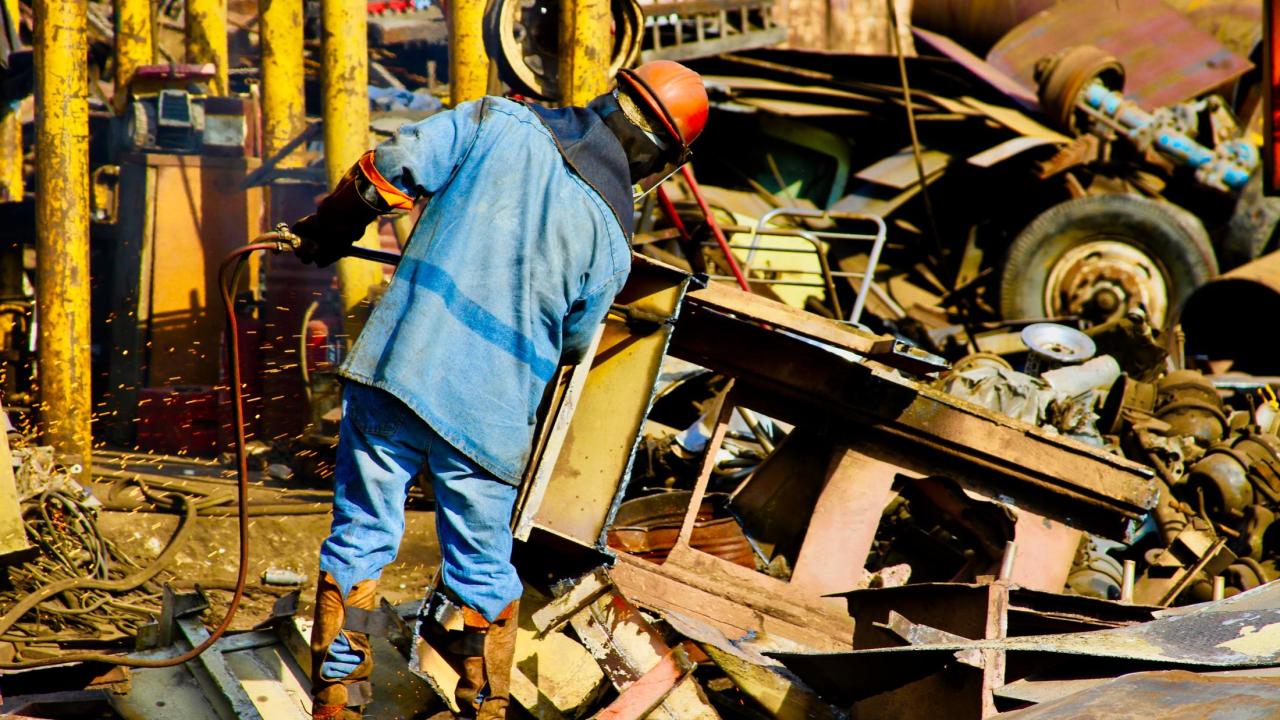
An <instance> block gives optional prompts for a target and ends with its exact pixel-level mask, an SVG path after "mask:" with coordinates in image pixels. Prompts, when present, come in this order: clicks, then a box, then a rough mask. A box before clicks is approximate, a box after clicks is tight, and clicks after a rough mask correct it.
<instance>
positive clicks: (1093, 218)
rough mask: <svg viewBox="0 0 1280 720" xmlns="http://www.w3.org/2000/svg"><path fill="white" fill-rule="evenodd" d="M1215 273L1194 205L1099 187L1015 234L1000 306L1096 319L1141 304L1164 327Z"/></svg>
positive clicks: (1009, 315) (1021, 315)
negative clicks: (1105, 191) (1102, 190)
mask: <svg viewBox="0 0 1280 720" xmlns="http://www.w3.org/2000/svg"><path fill="white" fill-rule="evenodd" d="M1217 274H1218V263H1217V260H1216V258H1215V256H1214V252H1213V247H1212V246H1211V245H1210V244H1209V236H1208V233H1206V232H1205V230H1204V226H1203V225H1202V224H1201V223H1200V221H1199V220H1197V219H1196V218H1195V216H1193V215H1192V214H1191V213H1189V212H1187V211H1186V210H1183V209H1182V208H1180V207H1177V206H1174V205H1170V204H1167V203H1162V202H1157V201H1155V200H1150V199H1148V198H1144V197H1140V196H1137V195H1094V196H1089V197H1083V198H1077V199H1074V200H1068V201H1067V202H1064V203H1060V204H1058V205H1055V206H1053V207H1051V208H1049V209H1048V210H1046V211H1044V212H1043V213H1041V214H1040V215H1039V216H1038V217H1036V219H1035V220H1033V221H1031V224H1030V225H1027V227H1026V228H1025V229H1023V231H1022V232H1021V233H1019V234H1018V237H1017V238H1016V239H1015V240H1014V241H1013V244H1012V245H1010V247H1009V252H1008V255H1007V256H1006V259H1005V265H1004V270H1003V272H1002V274H1001V282H1000V304H1001V311H1002V312H1003V314H1004V317H1005V318H1006V319H1011V320H1013V319H1035V318H1045V317H1057V316H1064V315H1080V316H1082V317H1084V318H1085V320H1086V322H1088V323H1098V322H1102V321H1104V320H1105V319H1106V318H1107V317H1109V316H1112V315H1114V314H1115V313H1116V312H1119V311H1123V310H1124V309H1133V308H1136V307H1141V308H1142V309H1143V310H1144V311H1146V313H1147V316H1148V318H1149V319H1150V320H1151V323H1152V324H1153V325H1155V326H1156V327H1163V326H1164V325H1165V323H1166V322H1168V320H1169V319H1170V318H1172V317H1175V316H1176V314H1177V310H1178V308H1180V307H1181V305H1182V303H1183V301H1184V300H1186V298H1187V296H1188V295H1190V294H1191V291H1193V290H1195V289H1196V288H1197V287H1199V286H1200V285H1203V284H1204V283H1205V282H1207V281H1208V280H1209V279H1210V278H1212V277H1213V276H1215V275H1217Z"/></svg>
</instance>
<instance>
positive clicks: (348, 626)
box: [311, 573, 385, 720]
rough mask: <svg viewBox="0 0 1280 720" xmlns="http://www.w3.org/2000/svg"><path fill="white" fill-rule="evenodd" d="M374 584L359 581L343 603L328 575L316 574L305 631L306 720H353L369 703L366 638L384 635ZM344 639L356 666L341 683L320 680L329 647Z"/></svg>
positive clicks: (370, 689) (369, 659)
mask: <svg viewBox="0 0 1280 720" xmlns="http://www.w3.org/2000/svg"><path fill="white" fill-rule="evenodd" d="M377 588H378V581H377V580H362V581H361V582H358V583H356V584H355V586H354V587H352V588H351V592H350V593H348V594H347V597H346V599H345V601H344V599H343V597H342V591H341V589H340V588H339V587H338V583H337V582H335V581H334V579H333V576H332V575H330V574H329V573H320V580H319V582H318V583H317V584H316V611H315V624H314V625H313V626H312V628H311V717H312V718H313V719H314V720H359V718H360V717H361V708H362V707H364V706H365V705H367V704H369V702H370V701H371V700H372V699H373V687H372V685H370V683H369V675H370V674H371V673H372V672H373V650H372V648H371V647H370V646H369V635H370V634H371V633H372V634H375V635H376V634H381V632H384V631H385V618H382V617H381V615H380V614H379V613H376V612H374V608H375V607H376V603H377ZM339 634H342V635H345V636H346V638H347V642H348V643H349V644H350V645H351V648H352V650H354V651H355V652H357V653H359V654H360V655H361V656H362V659H361V661H360V664H359V665H358V666H357V667H356V669H355V670H353V671H352V672H351V673H350V674H348V675H347V676H346V677H343V678H338V679H326V678H324V677H321V672H320V670H321V666H322V665H323V664H324V662H325V659H326V655H328V652H329V646H330V645H331V644H332V643H333V641H334V640H336V639H337V638H338V635H339Z"/></svg>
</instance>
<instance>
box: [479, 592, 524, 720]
mask: <svg viewBox="0 0 1280 720" xmlns="http://www.w3.org/2000/svg"><path fill="white" fill-rule="evenodd" d="M519 623H520V601H518V600H517V601H515V602H513V603H511V604H510V605H508V606H507V607H506V609H505V610H503V611H502V614H501V615H499V616H498V619H497V620H494V621H493V622H492V623H490V624H489V629H488V631H487V632H486V633H485V639H484V671H485V679H486V680H488V681H489V689H488V691H486V692H485V695H484V702H482V703H481V704H480V712H479V713H478V714H477V715H476V718H477V720H500V719H501V718H505V717H506V716H507V707H508V706H509V705H510V704H511V665H512V664H513V663H514V661H515V656H516V628H517V626H518V625H519Z"/></svg>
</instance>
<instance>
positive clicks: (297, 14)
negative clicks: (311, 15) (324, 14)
mask: <svg viewBox="0 0 1280 720" xmlns="http://www.w3.org/2000/svg"><path fill="white" fill-rule="evenodd" d="M258 16H259V21H258V27H259V38H260V39H259V44H260V45H261V48H262V76H261V80H262V156H263V157H275V156H276V155H277V154H279V153H281V152H286V150H285V148H286V147H287V146H288V145H289V141H290V140H293V139H294V138H295V137H298V136H299V135H301V134H302V133H303V132H304V131H305V130H306V129H307V110H306V104H305V101H304V99H303V94H302V91H303V69H302V54H303V53H302V22H303V17H302V3H301V2H297V1H296V0H258ZM301 165H302V158H301V157H300V156H298V155H296V154H292V155H286V156H284V157H282V158H280V160H279V161H278V162H277V163H276V166H277V167H282V168H287V167H300V166H301Z"/></svg>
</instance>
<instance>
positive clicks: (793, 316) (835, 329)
mask: <svg viewBox="0 0 1280 720" xmlns="http://www.w3.org/2000/svg"><path fill="white" fill-rule="evenodd" d="M686 302H688V303H690V304H693V305H697V306H699V307H703V308H707V309H709V310H715V311H716V312H720V313H724V314H726V315H733V316H735V317H739V318H742V319H744V320H754V321H757V322H762V323H768V324H771V325H780V326H782V328H783V329H785V330H786V331H787V332H792V333H795V334H796V335H800V336H802V337H807V338H810V339H812V340H820V341H822V342H825V343H827V344H830V345H834V346H836V347H838V348H842V349H844V350H848V351H850V352H854V353H857V354H859V355H863V356H879V355H887V354H890V353H892V352H893V348H894V343H895V342H896V341H895V340H894V339H893V338H892V337H890V336H888V335H872V334H871V333H867V332H861V331H858V330H854V329H851V328H849V326H847V325H841V324H840V323H838V322H835V321H833V320H828V319H827V318H823V317H819V316H817V315H814V314H813V313H808V312H805V311H804V310H800V309H798V308H793V307H791V306H790V305H784V304H782V303H780V302H776V301H774V300H769V299H767V298H763V297H760V296H759V295H752V294H750V293H745V292H742V291H741V290H738V289H735V288H731V287H729V286H726V285H719V284H715V283H713V284H711V285H708V286H707V287H705V288H702V289H700V290H694V291H693V292H691V293H689V296H688V299H687V300H686Z"/></svg>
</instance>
